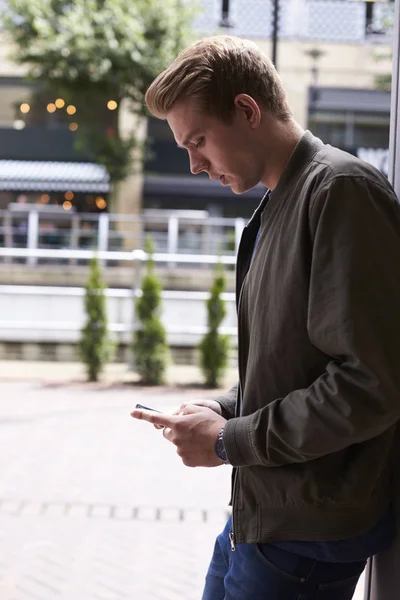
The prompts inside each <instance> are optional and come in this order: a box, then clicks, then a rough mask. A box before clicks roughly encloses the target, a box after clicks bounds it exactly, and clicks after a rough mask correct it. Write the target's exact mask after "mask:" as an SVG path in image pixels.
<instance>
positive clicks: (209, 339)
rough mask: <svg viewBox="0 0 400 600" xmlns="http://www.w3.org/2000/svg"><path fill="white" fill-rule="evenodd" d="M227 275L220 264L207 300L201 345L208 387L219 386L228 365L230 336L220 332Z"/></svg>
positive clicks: (202, 363) (224, 314)
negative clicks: (204, 328) (205, 326)
mask: <svg viewBox="0 0 400 600" xmlns="http://www.w3.org/2000/svg"><path fill="white" fill-rule="evenodd" d="M225 285H226V282H225V277H224V273H223V268H222V265H221V264H219V265H218V267H217V270H216V275H215V278H214V281H213V284H212V287H211V292H210V297H209V299H208V300H207V322H208V332H207V333H206V335H205V336H204V338H203V340H202V341H201V343H200V345H199V349H200V366H201V369H202V372H203V375H204V378H205V383H206V385H207V386H208V387H218V386H220V385H221V380H222V377H223V375H224V374H225V371H226V367H227V365H228V354H229V338H228V336H227V335H221V334H220V333H219V327H220V325H221V323H222V321H223V320H224V318H225V316H226V305H225V302H224V301H223V299H222V298H221V294H222V293H223V292H224V291H225Z"/></svg>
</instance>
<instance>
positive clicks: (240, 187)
mask: <svg viewBox="0 0 400 600" xmlns="http://www.w3.org/2000/svg"><path fill="white" fill-rule="evenodd" d="M228 185H229V187H230V188H231V190H232V192H233V193H234V194H236V195H237V196H240V195H241V194H245V193H246V192H248V191H249V190H251V188H252V187H254V186H253V185H246V184H244V183H242V184H240V183H232V184H231V183H230V184H228Z"/></svg>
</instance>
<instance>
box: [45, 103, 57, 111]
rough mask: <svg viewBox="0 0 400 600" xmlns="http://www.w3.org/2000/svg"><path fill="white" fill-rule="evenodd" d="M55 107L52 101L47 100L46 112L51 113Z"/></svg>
mask: <svg viewBox="0 0 400 600" xmlns="http://www.w3.org/2000/svg"><path fill="white" fill-rule="evenodd" d="M56 110H57V107H56V105H55V104H54V103H53V102H49V104H48V105H47V112H49V113H53V112H56Z"/></svg>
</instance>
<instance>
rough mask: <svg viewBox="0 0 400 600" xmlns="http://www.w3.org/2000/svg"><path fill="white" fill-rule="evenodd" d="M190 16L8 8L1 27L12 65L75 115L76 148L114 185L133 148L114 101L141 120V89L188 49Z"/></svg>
mask: <svg viewBox="0 0 400 600" xmlns="http://www.w3.org/2000/svg"><path fill="white" fill-rule="evenodd" d="M190 4H191V3H190ZM193 16H194V10H193V8H192V7H191V6H189V3H188V2H187V1H186V0H163V1H162V2H159V0H34V1H32V0H8V1H7V3H6V7H5V10H4V11H3V13H2V15H1V21H2V25H3V27H4V29H5V30H6V31H7V32H8V34H9V35H10V36H11V39H12V41H13V42H14V47H15V51H14V53H13V56H12V58H13V59H14V61H16V62H17V63H18V64H24V65H26V66H27V67H28V72H29V76H30V77H32V78H34V79H35V80H39V81H42V82H45V83H46V84H47V85H48V86H49V88H50V90H53V91H54V92H55V93H56V94H57V95H58V96H59V95H63V97H64V98H65V99H66V100H67V101H68V102H71V103H73V104H74V105H75V106H76V107H77V109H78V110H77V113H76V118H77V120H78V121H79V136H80V142H81V144H82V145H84V146H85V149H86V150H88V152H89V153H90V154H92V155H93V158H94V159H95V160H97V162H100V163H103V164H105V165H106V166H107V167H108V166H109V165H111V167H112V168H111V169H110V175H111V178H112V180H113V181H119V180H121V179H123V178H124V177H125V176H126V175H127V172H128V171H129V165H130V162H131V150H132V149H133V148H135V147H138V141H137V139H136V137H135V134H134V133H132V134H131V135H130V136H128V137H122V136H121V135H120V133H119V129H118V121H119V109H120V106H121V101H122V100H127V101H128V102H129V109H130V110H131V111H132V112H133V113H134V114H138V115H144V114H145V109H144V94H145V92H146V89H147V88H148V86H149V84H150V83H151V81H152V80H153V79H154V77H155V76H156V75H157V74H158V73H159V72H160V71H161V70H163V69H164V68H165V67H166V66H167V65H168V64H169V63H170V62H171V61H172V60H173V58H174V57H175V56H176V54H177V52H178V51H179V50H180V49H181V48H182V47H184V46H185V45H186V44H187V43H188V42H189V39H190V29H189V24H190V22H191V20H192V18H193ZM110 99H113V100H115V101H116V102H117V104H118V108H117V109H116V110H113V111H109V110H108V109H107V102H108V100H110ZM104 119H106V127H105V128H103V131H101V128H99V123H104ZM81 125H82V126H83V127H81ZM100 134H102V139H101V140H100V137H99V136H100ZM118 167H120V168H118Z"/></svg>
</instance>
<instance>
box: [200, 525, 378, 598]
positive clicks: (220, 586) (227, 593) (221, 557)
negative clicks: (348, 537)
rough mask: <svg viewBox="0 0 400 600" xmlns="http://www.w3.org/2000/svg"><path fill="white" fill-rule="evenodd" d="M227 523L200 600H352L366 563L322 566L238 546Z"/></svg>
mask: <svg viewBox="0 0 400 600" xmlns="http://www.w3.org/2000/svg"><path fill="white" fill-rule="evenodd" d="M231 529H232V524H231V519H229V520H228V522H227V524H226V527H225V529H224V531H223V532H222V533H221V534H220V535H219V536H218V537H217V540H216V542H215V548H214V554H213V557H212V559H211V563H210V566H209V569H208V573H207V576H206V585H205V588H204V593H203V597H202V600H266V599H267V598H268V600H351V598H352V597H353V594H354V590H355V588H356V585H357V582H358V579H359V578H360V575H361V573H362V572H363V570H364V568H365V564H366V561H359V562H349V563H328V562H321V561H317V560H314V559H311V558H307V557H305V556H299V555H298V554H294V553H292V552H288V551H287V550H283V549H281V548H277V547H276V546H274V545H273V544H237V545H236V550H235V552H232V550H231V546H230V541H229V537H228V536H229V532H230V531H231Z"/></svg>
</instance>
